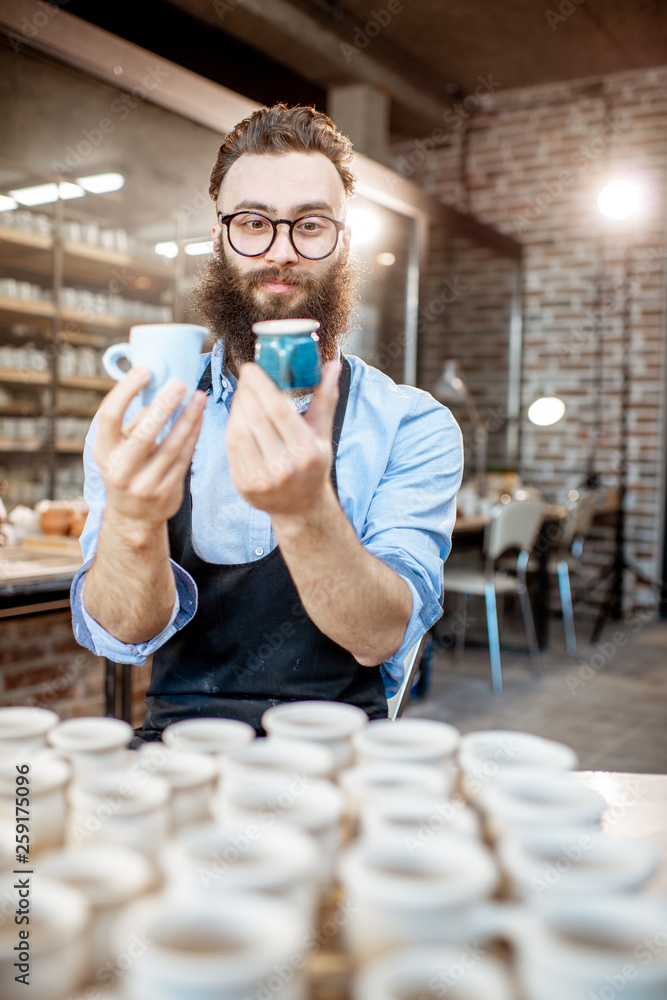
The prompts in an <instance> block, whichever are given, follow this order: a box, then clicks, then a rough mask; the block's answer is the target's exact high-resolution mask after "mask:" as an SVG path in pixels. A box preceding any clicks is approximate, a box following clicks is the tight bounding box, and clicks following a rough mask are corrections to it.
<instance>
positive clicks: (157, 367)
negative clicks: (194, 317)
mask: <svg viewBox="0 0 667 1000" xmlns="http://www.w3.org/2000/svg"><path fill="white" fill-rule="evenodd" d="M208 332H209V331H208V330H207V329H206V327H204V326H195V325H193V324H191V323H146V324H143V325H140V326H133V327H131V328H130V341H129V343H127V344H113V345H112V346H111V347H109V348H108V349H107V350H106V351H105V352H104V355H103V357H102V364H103V365H104V368H105V369H106V371H107V373H108V374H109V375H110V376H111V378H113V379H116V380H117V381H119V380H120V379H123V378H125V376H126V375H127V372H126V371H123V369H122V368H120V367H119V365H118V362H119V361H120V360H121V359H123V358H124V359H125V360H127V361H129V362H130V364H131V365H132V367H133V368H138V367H145V368H149V369H150V371H151V373H152V378H151V381H150V382H149V384H148V386H147V387H146V388H145V389H144V390H143V392H142V393H141V401H142V404H143V405H144V406H149V405H150V404H151V403H152V402H153V400H154V399H155V397H156V395H157V394H158V392H159V391H160V390H161V389H162V388H164V386H165V385H167V383H168V382H172V381H179V382H183V383H185V386H186V388H187V395H186V397H185V399H184V400H183V403H182V404H181V405H183V404H185V403H186V402H187V400H188V399H189V397H190V396H191V395H192V393H193V392H194V391H195V389H196V388H197V374H198V372H199V359H200V357H201V349H202V345H203V343H204V339H205V337H206V336H207V335H208Z"/></svg>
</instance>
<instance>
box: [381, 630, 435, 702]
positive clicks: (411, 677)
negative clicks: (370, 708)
mask: <svg viewBox="0 0 667 1000" xmlns="http://www.w3.org/2000/svg"><path fill="white" fill-rule="evenodd" d="M425 645H426V635H423V636H422V637H421V639H418V640H417V642H416V643H415V644H414V646H411V647H410V649H409V651H408V655H407V656H406V657H405V673H404V674H403V680H402V681H401V686H400V687H399V689H398V691H397V692H396V694H395V695H393V697H391V698H389V699H388V700H387V710H388V715H389V718H390V719H398V718H400V716H401V715H403V710H404V709H405V706H406V705H407V703H408V698H409V696H410V690H411V688H412V685H413V684H414V682H415V676H416V674H417V670H418V668H419V664H420V663H421V658H422V653H423V652H424V646H425Z"/></svg>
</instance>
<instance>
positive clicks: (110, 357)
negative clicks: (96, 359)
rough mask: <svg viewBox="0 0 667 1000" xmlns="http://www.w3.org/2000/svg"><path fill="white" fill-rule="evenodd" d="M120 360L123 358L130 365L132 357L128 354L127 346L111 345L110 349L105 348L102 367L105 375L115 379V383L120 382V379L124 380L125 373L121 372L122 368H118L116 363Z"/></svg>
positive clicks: (128, 347) (128, 346)
mask: <svg viewBox="0 0 667 1000" xmlns="http://www.w3.org/2000/svg"><path fill="white" fill-rule="evenodd" d="M121 358H125V360H126V361H129V362H130V364H132V357H131V354H130V345H129V344H112V345H111V347H107V349H106V351H105V352H104V354H103V355H102V365H103V366H104V370H105V371H106V373H107V375H110V376H111V378H113V379H115V380H116V382H120V380H121V379H123V378H125V376H126V375H127V372H125V371H123V369H122V368H119V367H118V362H119V361H120V360H121Z"/></svg>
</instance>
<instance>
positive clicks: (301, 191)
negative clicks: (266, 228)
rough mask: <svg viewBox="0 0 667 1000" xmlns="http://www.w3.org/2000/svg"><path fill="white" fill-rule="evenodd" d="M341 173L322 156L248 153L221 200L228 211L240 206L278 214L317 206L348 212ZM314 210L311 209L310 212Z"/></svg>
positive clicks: (234, 167)
mask: <svg viewBox="0 0 667 1000" xmlns="http://www.w3.org/2000/svg"><path fill="white" fill-rule="evenodd" d="M345 200H346V199H345V190H344V188H343V182H342V180H341V177H340V174H339V173H338V171H337V170H336V168H335V166H334V165H333V163H332V162H331V160H329V159H328V158H327V157H326V156H324V155H323V154H322V153H296V152H295V153H283V154H274V153H264V154H250V153H244V154H243V155H242V156H240V157H239V158H238V160H236V161H235V162H234V163H233V164H232V166H231V167H230V168H229V170H228V171H227V174H226V176H225V178H224V180H223V182H222V187H221V189H220V195H219V198H218V201H219V203H220V205H221V206H224V210H225V211H226V212H233V211H235V210H236V209H237V208H238V207H242V208H248V207H259V206H260V205H262V206H264V207H265V208H272V209H275V210H276V211H285V210H287V209H292V208H298V207H300V206H305V205H307V206H316V207H320V206H321V207H322V208H330V209H332V210H336V211H337V212H341V211H344V207H345ZM309 210H310V209H309Z"/></svg>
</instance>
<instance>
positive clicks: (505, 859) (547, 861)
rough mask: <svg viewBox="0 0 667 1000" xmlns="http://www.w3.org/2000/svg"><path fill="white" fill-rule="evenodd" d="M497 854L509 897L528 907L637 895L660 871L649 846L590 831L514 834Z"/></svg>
mask: <svg viewBox="0 0 667 1000" xmlns="http://www.w3.org/2000/svg"><path fill="white" fill-rule="evenodd" d="M496 851H497V855H498V859H499V862H500V864H501V867H502V868H503V871H504V872H505V875H506V877H507V881H508V887H509V889H510V891H511V892H512V893H513V895H514V896H515V898H517V899H523V900H525V901H527V902H530V901H534V902H539V901H540V900H543V899H550V898H552V897H560V896H584V897H588V898H590V897H593V896H595V895H607V894H609V893H616V892H632V891H636V890H637V889H639V888H640V887H641V886H642V885H643V884H644V883H645V882H646V881H647V880H648V879H649V878H650V877H651V875H652V874H653V873H654V872H655V871H656V869H657V867H658V856H657V853H656V851H655V850H654V848H653V847H652V845H651V844H648V843H644V842H642V841H638V840H625V839H622V838H620V837H609V836H607V835H606V834H603V833H600V832H599V831H596V830H592V829H591V828H590V827H565V828H561V829H553V828H551V827H546V828H542V827H537V828H530V829H515V830H513V831H511V832H510V833H508V834H507V835H506V836H504V837H501V838H499V840H498V842H497V843H496Z"/></svg>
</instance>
